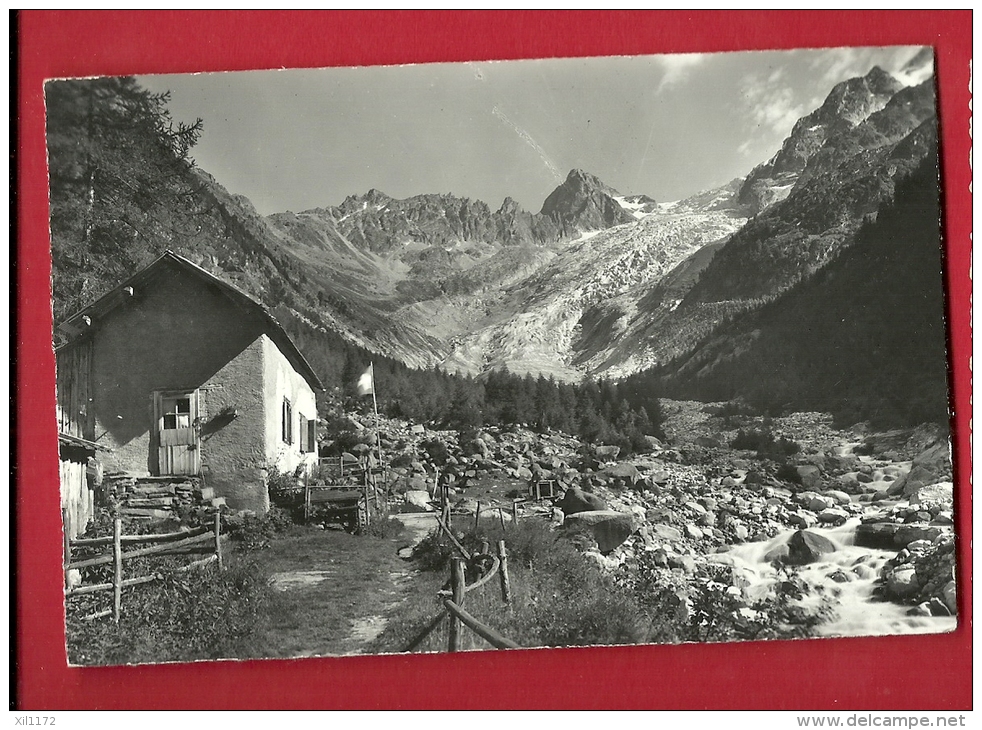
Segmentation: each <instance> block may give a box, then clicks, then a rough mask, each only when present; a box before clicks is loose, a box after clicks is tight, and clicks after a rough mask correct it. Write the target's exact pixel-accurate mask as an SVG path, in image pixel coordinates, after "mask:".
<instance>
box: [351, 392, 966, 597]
mask: <svg viewBox="0 0 982 730" xmlns="http://www.w3.org/2000/svg"><path fill="white" fill-rule="evenodd" d="M718 407H719V404H703V403H682V402H672V401H667V402H666V408H665V411H666V414H667V415H668V420H667V421H666V424H665V431H666V433H667V434H668V439H667V443H662V442H660V441H658V440H657V439H652V443H651V447H652V448H651V450H650V451H649V452H647V453H643V454H630V455H626V454H623V453H621V450H620V449H618V448H617V447H609V446H595V445H591V444H585V443H582V442H580V441H579V440H578V439H576V438H573V437H571V436H568V435H566V434H563V433H556V432H553V433H535V432H533V431H531V430H528V429H526V428H522V427H514V428H499V427H489V428H484V429H480V430H478V431H475V432H473V433H470V434H466V435H461V434H458V433H457V432H454V431H442V430H433V429H430V428H426V427H422V426H420V425H418V424H416V425H411V424H408V423H404V422H399V421H393V420H388V419H385V420H383V421H382V423H381V424H380V426H381V433H380V436H381V442H382V448H383V453H384V454H385V457H386V461H388V462H389V464H390V468H389V471H388V479H389V486H390V489H391V493H392V494H393V495H394V498H395V499H397V500H399V501H400V502H401V503H402V506H401V509H403V510H405V511H417V510H423V509H432V508H434V506H435V505H436V502H437V501H438V498H437V495H438V490H437V484H438V483H439V484H440V485H446V486H448V487H449V490H450V494H451V502H452V505H453V510H454V513H455V514H473V513H474V512H475V511H476V510H477V509H481V510H482V514H489V515H490V514H494V513H496V511H497V510H499V509H500V510H501V513H502V519H505V517H506V516H507V517H508V518H510V516H511V514H512V511H513V510H515V511H517V513H518V514H519V517H520V518H521V519H531V518H537V519H543V520H548V521H549V522H550V523H551V524H553V525H554V527H555V529H556V530H562V531H563V532H564V534H567V535H569V536H570V537H571V538H574V541H575V544H577V545H578V546H580V547H581V549H582V550H583V551H584V553H586V554H587V556H588V557H590V558H591V559H593V560H594V561H596V562H597V563H598V564H599V565H600V566H601V567H602V568H604V569H607V570H612V571H613V570H618V569H623V567H624V566H628V567H629V566H631V565H633V564H635V563H636V562H637V560H638V559H639V558H641V557H647V558H648V559H649V560H651V561H653V564H654V565H656V566H661V567H659V568H658V569H660V570H665V571H672V572H673V574H674V575H675V576H676V577H679V576H681V577H683V578H684V580H685V581H688V582H689V583H691V584H697V583H699V582H707V581H719V580H720V575H721V573H720V569H719V566H720V565H721V564H723V565H726V564H727V563H728V562H729V563H732V562H733V561H729V560H728V559H727V558H728V553H729V552H730V551H731V550H732V549H733V548H734V547H735V546H741V545H748V544H756V543H760V544H762V545H763V544H766V543H768V542H769V541H773V542H774V543H775V545H774V547H773V548H772V549H771V550H770V551H769V553H768V554H766V555H763V556H762V558H761V559H762V560H764V561H765V562H767V563H772V564H775V565H785V566H787V567H788V569H796V568H800V567H801V566H806V565H809V564H812V563H816V562H820V561H827V560H829V559H830V557H834V556H835V554H836V551H839V550H841V549H842V546H843V545H848V546H849V550H856V549H858V548H863V549H866V550H869V551H870V552H871V553H875V555H876V557H877V561H875V562H863V561H858V563H860V564H857V565H855V566H845V568H842V569H838V570H834V571H830V572H829V573H828V581H829V584H830V585H834V584H835V583H837V582H842V581H844V580H855V579H856V578H857V577H858V578H861V579H866V580H870V581H872V583H873V585H872V588H871V594H870V600H874V601H876V600H880V601H883V600H885V601H891V602H895V603H898V604H903V605H907V606H909V609H907V610H909V612H910V613H911V614H912V615H915V616H927V615H930V616H941V615H954V614H955V613H956V612H957V598H956V588H955V582H954V564H955V561H954V559H955V550H954V519H953V486H952V476H951V474H952V472H951V463H950V459H949V456H948V446H947V440H946V438H945V436H944V434H942V433H940V432H939V431H937V430H936V429H932V428H931V427H928V426H925V427H921V428H919V429H916V430H913V431H908V432H899V431H898V432H890V433H888V434H874V433H869V432H868V430H867V429H865V428H864V427H863V426H862V425H857V426H855V427H853V428H852V429H849V430H845V431H842V430H837V429H834V428H833V427H832V425H831V419H830V417H828V416H827V415H823V414H817V413H796V414H792V415H790V416H788V417H785V418H777V419H767V420H766V421H765V420H764V419H761V418H759V417H751V416H742V417H740V419H739V420H738V419H734V418H733V417H729V418H726V417H718V416H714V415H713V409H714V408H716V409H718ZM735 421H736V422H735ZM734 426H736V427H743V428H749V427H760V428H767V429H770V430H772V432H773V434H774V435H775V436H779V437H783V438H786V439H788V440H790V441H793V442H794V443H796V444H798V446H799V450H798V451H797V452H796V453H794V454H792V455H790V456H788V457H787V459H786V461H785V460H774V459H773V458H770V457H766V456H762V455H760V454H758V453H755V452H754V451H739V450H734V449H732V448H729V447H728V446H726V444H728V443H730V441H732V440H733V438H734V436H735V433H736V428H734ZM365 430H366V433H369V434H370V438H366V439H365V440H366V441H370V440H372V439H373V438H374V432H373V431H371V429H365ZM536 482H538V483H539V484H540V485H542V489H541V492H542V493H543V494H551V495H553V497H552V498H543V499H540V500H535V499H534V494H535V491H534V488H532V487H530V485H533V484H535V483H536ZM403 495H405V496H403ZM425 495H429V498H430V500H429V502H428V503H427V501H426V500H425V499H424V496H425ZM515 502H517V503H518V504H517V506H516V505H515V504H514V503H515ZM782 535H783V536H786V537H787V539H784V538H782V537H781V536H782ZM850 554H851V553H850ZM881 563H882V567H880V568H878V569H877V570H873V569H872V568H871V567H870V566H871V565H873V564H876V565H880V564H881ZM724 572H725V571H724ZM725 580H726V581H728V582H729V585H730V587H732V588H733V589H734V590H735V591H737V592H740V594H741V595H744V596H745V597H748V598H747V600H749V596H750V594H751V593H753V592H754V591H759V590H760V588H759V586H758V587H755V586H753V585H750V584H751V583H752V582H753V581H749V582H748V581H747V580H746V579H745V576H742V575H741V571H740V570H738V569H737V568H736V567H732V569H731V570H729V574H728V576H726V577H725ZM833 593H834V591H833Z"/></svg>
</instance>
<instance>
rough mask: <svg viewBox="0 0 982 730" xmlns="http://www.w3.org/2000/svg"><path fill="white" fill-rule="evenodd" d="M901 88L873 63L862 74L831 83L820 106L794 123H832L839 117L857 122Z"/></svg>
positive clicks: (883, 103)
mask: <svg viewBox="0 0 982 730" xmlns="http://www.w3.org/2000/svg"><path fill="white" fill-rule="evenodd" d="M902 88H903V84H901V83H900V82H899V81H898V80H897V79H895V78H894V77H893V76H891V75H890V74H889V73H887V72H886V71H884V70H883V69H882V68H880V67H879V66H874V67H873V68H871V69H870V70H869V72H868V73H867V74H866V75H865V76H857V77H855V78H851V79H849V80H847V81H843V82H842V83H840V84H837V85H836V86H834V87H833V88H832V91H831V92H829V95H828V96H827V97H826V99H825V102H824V103H823V104H822V106H821V107H819V108H818V109H817V110H816V111H815V112H813V113H812V114H809V115H808V116H807V117H804V118H803V119H801V120H800V121H799V122H798V125H800V124H802V123H803V122H807V123H809V124H815V123H819V124H834V123H835V122H837V121H840V120H845V121H847V122H849V124H850V125H855V124H859V123H860V122H861V121H863V120H864V119H866V118H867V117H868V116H869V115H870V114H872V113H873V112H875V111H878V110H879V109H882V108H883V107H884V106H886V103H887V102H888V101H889V100H890V98H891V97H892V96H893V95H894V94H896V93H897V92H898V91H900V90H901V89H902ZM798 125H795V126H796V127H797V126H798Z"/></svg>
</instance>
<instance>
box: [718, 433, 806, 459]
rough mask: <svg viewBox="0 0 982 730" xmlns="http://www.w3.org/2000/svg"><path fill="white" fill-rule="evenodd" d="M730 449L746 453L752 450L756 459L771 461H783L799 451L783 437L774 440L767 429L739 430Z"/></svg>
mask: <svg viewBox="0 0 982 730" xmlns="http://www.w3.org/2000/svg"><path fill="white" fill-rule="evenodd" d="M730 447H731V448H734V449H741V450H747V451H751V450H754V451H756V452H757V458H758V459H772V460H774V461H785V460H786V459H787V458H788V457H789V456H791V455H793V454H796V453H798V452H799V451H800V450H801V447H800V446H799V445H798V444H797V443H795V442H794V441H791V440H789V439H786V438H784V437H783V436H782V437H781V438H779V439H776V438H774V434H773V433H772V432H771V430H770V429H769V428H763V429H756V428H751V429H743V428H741V429H740V430H739V431H737V435H736V436H735V437H734V438H733V440H732V441H731V442H730Z"/></svg>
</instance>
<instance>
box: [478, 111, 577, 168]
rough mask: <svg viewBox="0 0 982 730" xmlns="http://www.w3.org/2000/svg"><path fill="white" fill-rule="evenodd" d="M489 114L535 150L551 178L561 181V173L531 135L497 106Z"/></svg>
mask: <svg viewBox="0 0 982 730" xmlns="http://www.w3.org/2000/svg"><path fill="white" fill-rule="evenodd" d="M491 113H492V114H494V115H495V116H496V117H497V118H498V119H500V120H501V121H502V122H504V123H505V125H506V126H508V128H509V129H511V130H512V131H513V132H515V134H517V135H518V136H519V137H520V138H521V140H522V141H523V142H525V144H527V145H528V146H529V147H531V148H532V149H533V150H535V152H536V154H538V155H539V159H541V160H542V163H543V164H544V165H545V166H546V168H547V169H548V170H549V172H550V173H551V174H552V176H553V177H554V178H555V179H556V180H562V179H563V175H562V173H560V172H559V169H558V168H557V167H556V166H555V165H554V164H553V163H552V160H550V159H549V155H547V154H546V151H545V150H544V149H542V147H541V146H540V145H539V143H538V142H536V141H535V140H534V139H532V135H531V134H529V133H528V132H526V131H525V130H524V129H522V128H521V127H519V126H518V125H517V124H515V123H514V122H513V121H512V120H511V119H509V118H508V117H507V115H506V114H505V113H504V112H503V111H501V109H499V108H498V107H497V106H495V107H493V108H492V109H491Z"/></svg>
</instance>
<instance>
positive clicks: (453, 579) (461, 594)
mask: <svg viewBox="0 0 982 730" xmlns="http://www.w3.org/2000/svg"><path fill="white" fill-rule="evenodd" d="M437 524H439V525H440V528H441V529H442V530H443V531H444V532H445V533H446V534H447V535H448V536H449V537H450V538H451V541H452V543H453V545H454V547H455V549H456V550H457V551H458V552H459V553H461V554H462V555H464V556H466V557H458V556H455V557H453V558H452V559H451V561H450V581H449V584H450V590H449V591H446V590H442V591H439V592H438V595H439V597H440V598H441V600H442V602H443V610H442V611H440V612H439V613H438V614H437V615H436V616H434V617H433V618H432V619H431V620H430V621H429V622H428V623H427V625H426V626H425V627H424V628H423V630H422V631H420V633H419V634H417V635H416V637H415V638H414V639H413V640H412V641H411V642H410V643H409V644H408V645H407V646H406V648H405V649H403V653H406V652H411V651H413V650H414V649H416V648H417V647H418V646H419V645H420V644H422V643H423V640H424V639H426V637H427V636H429V635H430V634H432V633H433V632H434V631H435V630H436V629H437V627H438V626H440V625H441V624H442V623H443V619H444V618H449V619H450V625H449V628H448V631H447V651H448V652H455V651H459V650H460V627H461V626H462V625H463V626H466V627H467V628H469V629H470V630H471V631H473V632H474V633H475V634H477V635H478V636H480V637H481V638H482V639H484V640H485V641H487V642H488V643H489V644H491V646H493V647H495V648H496V649H520V648H521V645H520V644H517V643H516V642H514V641H512V640H511V639H509V638H507V637H505V636H502V635H501V634H500V633H499V632H498V631H496V630H495V629H493V628H491V627H490V626H488V625H487V624H485V623H484V622H482V621H480V620H479V619H477V618H475V617H474V616H473V615H471V614H470V613H468V612H467V611H466V610H464V608H463V603H464V598H465V596H466V595H467V594H468V593H471V592H473V591H475V590H477V589H478V588H481V587H482V586H484V585H486V584H487V583H488V582H489V581H490V580H491V579H492V578H494V577H495V576H496V575H497V576H499V578H500V583H501V600H502V601H503V602H504V603H505V604H506V605H509V604H510V603H511V584H510V582H509V578H508V551H507V549H506V548H505V541H504V540H499V541H498V554H497V555H492V554H490V549H489V546H488V543H487V541H485V542H484V544H483V545H482V549H481V552H480V553H477V554H474V555H471V554H470V553H468V552H467V550H465V549H464V546H463V545H461V544H460V543H459V542H458V541H457V540H456V538H454V537H453V535H452V534H451V533H450V528H448V527H447V526H446V524H445V523H444V522H443V521H442V520H441V519H440V518H439V517H438V518H437ZM485 559H489V560H490V565H489V566H488V568H487V569H486V570H485V572H484V574H483V575H482V576H480V577H479V578H478V579H477V580H475V581H474V582H473V583H470V584H467V583H466V580H465V573H466V571H465V565H466V564H467V563H472V564H473V563H476V562H477V561H478V560H485Z"/></svg>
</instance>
